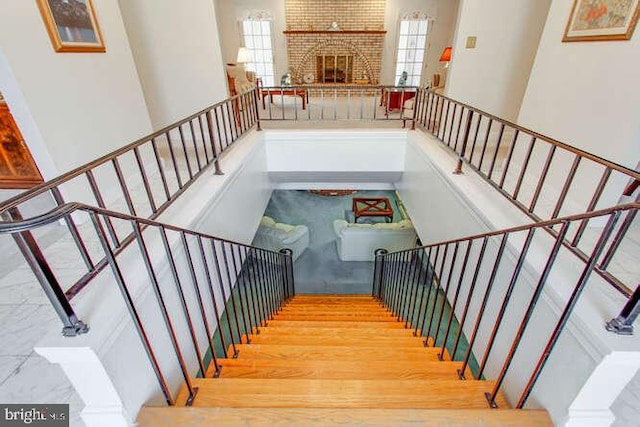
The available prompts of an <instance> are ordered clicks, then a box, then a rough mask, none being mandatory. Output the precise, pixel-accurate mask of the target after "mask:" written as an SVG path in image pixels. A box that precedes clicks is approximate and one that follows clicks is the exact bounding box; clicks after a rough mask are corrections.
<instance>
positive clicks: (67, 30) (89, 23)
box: [36, 0, 105, 52]
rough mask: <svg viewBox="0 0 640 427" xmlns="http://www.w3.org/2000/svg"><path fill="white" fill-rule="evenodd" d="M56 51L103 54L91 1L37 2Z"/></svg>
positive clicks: (59, 0)
mask: <svg viewBox="0 0 640 427" xmlns="http://www.w3.org/2000/svg"><path fill="white" fill-rule="evenodd" d="M36 1H37V3H38V7H39V8H40V14H41V15H42V19H43V20H44V23H45V25H46V27H47V32H48V33H49V37H50V38H51V43H52V44H53V48H54V49H55V51H56V52H104V51H105V47H104V42H103V41H102V34H100V27H98V20H97V19H96V13H95V10H94V8H93V4H92V3H91V0H36Z"/></svg>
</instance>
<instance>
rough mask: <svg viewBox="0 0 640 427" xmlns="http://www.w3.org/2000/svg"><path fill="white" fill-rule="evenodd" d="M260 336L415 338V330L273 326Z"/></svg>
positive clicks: (261, 331)
mask: <svg viewBox="0 0 640 427" xmlns="http://www.w3.org/2000/svg"><path fill="white" fill-rule="evenodd" d="M260 335H264V336H291V337H293V336H310V335H313V336H329V337H335V336H336V335H349V336H351V337H371V336H373V337H377V336H384V337H413V336H414V335H413V329H404V328H350V327H348V325H347V326H344V327H341V328H324V327H322V326H318V327H314V328H312V327H307V328H305V327H297V328H296V327H287V326H271V325H269V326H268V327H263V328H260Z"/></svg>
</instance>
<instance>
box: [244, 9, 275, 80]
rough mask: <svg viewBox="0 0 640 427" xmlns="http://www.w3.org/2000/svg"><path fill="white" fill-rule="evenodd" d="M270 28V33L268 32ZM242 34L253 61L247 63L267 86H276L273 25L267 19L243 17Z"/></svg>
mask: <svg viewBox="0 0 640 427" xmlns="http://www.w3.org/2000/svg"><path fill="white" fill-rule="evenodd" d="M267 30H268V34H267ZM240 35H241V37H242V41H243V45H244V47H245V48H247V50H249V52H250V53H251V57H252V59H253V60H252V61H251V62H248V63H247V64H246V67H247V70H248V71H253V72H255V73H256V76H257V77H258V78H260V79H261V80H262V85H263V86H266V87H270V86H275V59H274V52H273V45H274V43H273V25H272V24H271V20H267V19H251V18H248V19H242V20H241V21H240Z"/></svg>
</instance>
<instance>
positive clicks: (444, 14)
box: [380, 0, 458, 85]
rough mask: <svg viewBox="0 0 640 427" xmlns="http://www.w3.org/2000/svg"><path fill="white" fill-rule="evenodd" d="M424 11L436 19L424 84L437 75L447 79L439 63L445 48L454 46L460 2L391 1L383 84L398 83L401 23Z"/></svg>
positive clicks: (427, 52)
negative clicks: (405, 16) (407, 14)
mask: <svg viewBox="0 0 640 427" xmlns="http://www.w3.org/2000/svg"><path fill="white" fill-rule="evenodd" d="M414 11H422V12H424V13H426V14H427V15H429V17H430V18H433V22H432V23H431V27H430V28H429V35H428V37H427V46H426V50H425V62H424V67H423V69H422V79H421V80H422V84H425V83H426V81H427V80H429V79H431V78H432V77H433V74H435V73H440V74H441V75H444V74H445V72H446V70H445V69H444V68H443V66H444V64H443V63H441V62H439V60H440V55H441V54H442V51H443V50H444V48H445V47H447V46H451V44H452V42H453V34H454V30H455V25H456V17H457V12H458V0H387V4H386V9H385V19H384V21H385V23H384V27H385V30H387V35H386V37H385V39H384V51H383V53H382V64H383V66H382V75H381V78H380V84H384V85H392V84H396V83H397V81H395V62H396V49H397V47H398V30H399V28H398V20H399V18H400V15H401V14H402V13H405V12H414Z"/></svg>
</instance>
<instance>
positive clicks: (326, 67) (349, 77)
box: [316, 55, 353, 83]
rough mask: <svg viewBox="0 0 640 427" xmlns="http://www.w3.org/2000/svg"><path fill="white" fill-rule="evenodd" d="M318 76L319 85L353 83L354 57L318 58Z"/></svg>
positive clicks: (328, 56) (325, 56)
mask: <svg viewBox="0 0 640 427" xmlns="http://www.w3.org/2000/svg"><path fill="white" fill-rule="evenodd" d="M316 75H317V76H318V79H317V81H318V82H319V83H351V82H352V81H353V56H352V55H318V56H316Z"/></svg>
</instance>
